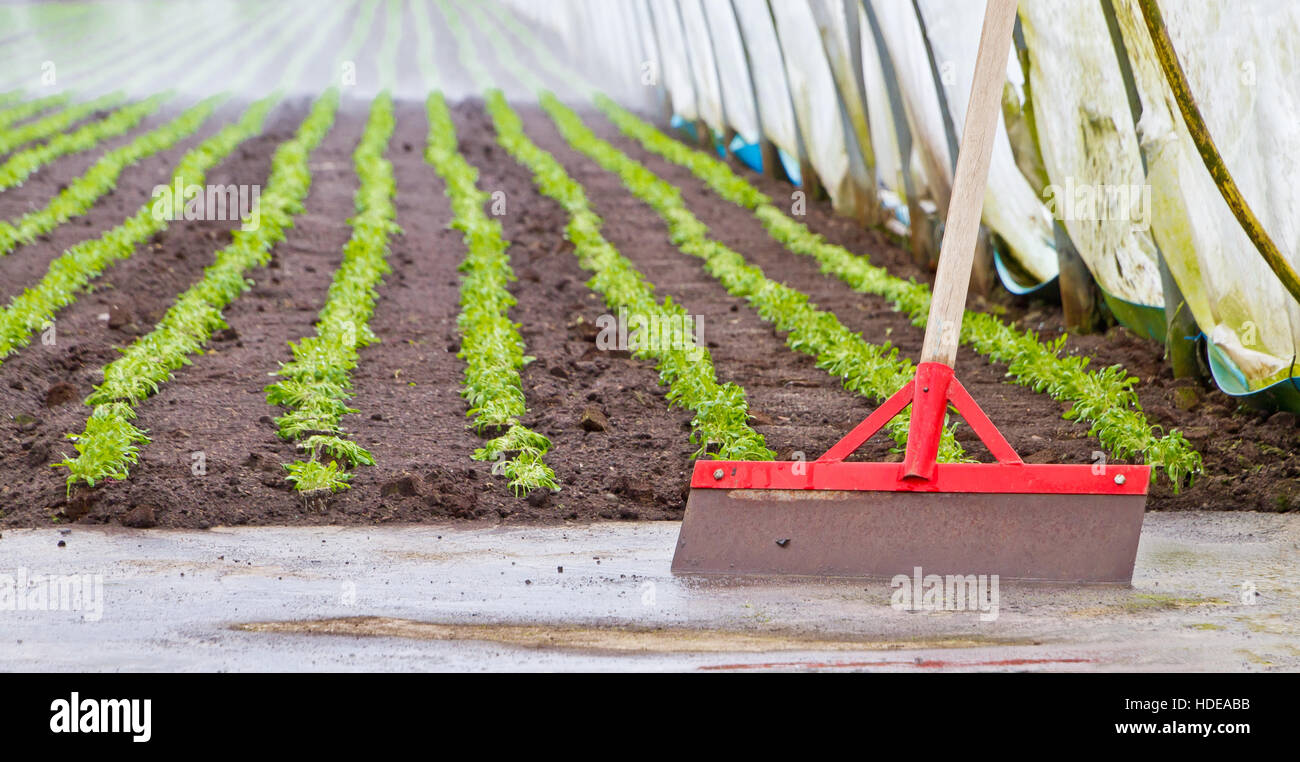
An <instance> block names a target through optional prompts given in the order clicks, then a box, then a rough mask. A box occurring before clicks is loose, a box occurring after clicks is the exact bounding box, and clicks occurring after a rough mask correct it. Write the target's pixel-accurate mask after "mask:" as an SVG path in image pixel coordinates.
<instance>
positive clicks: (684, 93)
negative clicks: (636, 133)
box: [650, 0, 700, 121]
mask: <svg viewBox="0 0 1300 762" xmlns="http://www.w3.org/2000/svg"><path fill="white" fill-rule="evenodd" d="M650 11H651V13H650V15H651V17H652V19H653V20H654V26H655V40H657V41H658V43H659V44H658V47H659V53H660V57H659V65H660V66H661V67H662V68H663V78H664V86H665V87H667V88H668V96H669V99H670V100H671V102H672V104H673V112H674V113H676V114H677V115H678V116H680V117H681V118H683V119H686V120H687V121H694V120H695V119H699V118H700V111H699V107H698V106H697V105H696V103H697V102H696V100H695V83H694V79H693V77H692V75H691V68H690V62H689V59H688V58H687V56H686V40H685V38H684V36H683V32H682V18H681V14H679V13H678V12H677V3H676V2H663V0H659V1H658V2H652V3H650Z"/></svg>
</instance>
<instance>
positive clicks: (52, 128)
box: [0, 93, 123, 154]
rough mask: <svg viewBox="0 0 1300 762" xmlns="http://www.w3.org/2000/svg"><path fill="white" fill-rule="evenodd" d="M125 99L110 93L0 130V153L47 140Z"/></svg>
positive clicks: (118, 94) (120, 95) (119, 94)
mask: <svg viewBox="0 0 1300 762" xmlns="http://www.w3.org/2000/svg"><path fill="white" fill-rule="evenodd" d="M122 100H123V95H122V94H121V93H109V94H108V95H102V96H100V97H98V98H96V99H94V100H91V101H86V102H85V103H78V104H75V105H72V106H68V107H67V108H65V109H63V110H61V111H57V112H55V113H53V114H50V115H49V116H47V117H44V118H42V119H37V120H36V121H34V122H28V123H27V124H21V125H19V126H17V127H11V128H9V129H8V130H5V131H4V132H0V154H6V153H9V152H10V151H13V150H14V149H16V148H21V147H22V146H25V145H27V144H28V143H33V142H35V141H38V140H45V139H46V138H49V137H51V136H53V135H57V134H59V133H60V132H63V131H64V130H66V129H68V128H69V127H71V126H72V125H73V124H75V123H77V122H80V121H81V120H82V119H85V118H86V117H88V116H90V115H91V114H94V113H95V112H96V111H100V110H102V109H106V108H112V107H113V106H116V105H117V104H118V103H121V102H122Z"/></svg>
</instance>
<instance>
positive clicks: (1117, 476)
mask: <svg viewBox="0 0 1300 762" xmlns="http://www.w3.org/2000/svg"><path fill="white" fill-rule="evenodd" d="M1126 481H1128V480H1127V479H1125V478H1124V474H1115V483H1116V484H1123V483H1124V482H1126Z"/></svg>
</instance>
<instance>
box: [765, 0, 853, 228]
mask: <svg viewBox="0 0 1300 762" xmlns="http://www.w3.org/2000/svg"><path fill="white" fill-rule="evenodd" d="M771 9H772V18H773V19H774V20H775V22H776V31H777V35H778V37H780V40H781V49H782V52H783V53H784V55H785V72H786V79H787V81H788V82H789V85H790V96H791V101H792V102H793V105H794V113H795V118H796V119H797V120H798V122H799V129H800V130H801V131H802V134H803V137H804V149H805V151H806V152H807V155H808V161H809V163H810V164H812V168H813V170H815V171H816V172H817V176H818V177H819V178H820V179H821V181H822V185H823V186H825V188H826V192H827V193H828V194H829V195H830V197H831V202H832V203H834V204H835V206H836V207H837V208H841V209H842V208H846V206H847V205H848V204H849V199H850V198H851V195H852V192H851V189H850V187H849V186H850V183H851V179H850V178H849V155H848V147H847V146H846V145H845V142H844V141H845V134H844V125H843V122H842V120H841V118H840V112H839V93H838V91H837V90H836V87H835V79H834V76H833V75H832V74H831V67H830V64H829V63H828V62H827V60H826V52H825V50H824V49H823V47H822V41H821V33H820V32H819V31H818V30H817V23H816V21H814V19H813V15H812V10H811V9H810V8H809V7H808V4H807V3H806V2H793V3H792V2H776V3H771Z"/></svg>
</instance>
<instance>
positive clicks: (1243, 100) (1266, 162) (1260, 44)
mask: <svg viewBox="0 0 1300 762" xmlns="http://www.w3.org/2000/svg"><path fill="white" fill-rule="evenodd" d="M1118 4H1119V6H1120V7H1119V9H1117V15H1118V16H1119V20H1120V24H1121V28H1122V30H1123V32H1124V39H1125V43H1126V45H1127V46H1128V50H1129V58H1130V60H1131V61H1132V63H1133V73H1134V77H1135V78H1136V79H1137V83H1138V87H1139V90H1140V92H1141V94H1142V104H1143V112H1142V120H1141V123H1140V124H1139V130H1138V132H1139V135H1140V137H1141V140H1142V144H1143V145H1144V146H1146V147H1147V150H1148V157H1147V158H1148V166H1147V172H1148V182H1149V184H1150V186H1151V194H1152V207H1151V208H1152V229H1153V232H1154V234H1155V239H1156V242H1157V243H1158V244H1159V245H1160V248H1161V250H1162V251H1163V252H1164V254H1165V258H1166V261H1167V262H1168V263H1169V269H1170V271H1171V272H1172V273H1173V275H1174V277H1175V279H1176V280H1177V281H1178V285H1179V288H1180V289H1181V290H1182V292H1183V295H1184V297H1185V298H1186V301H1187V304H1188V306H1189V307H1190V308H1191V310H1192V314H1193V315H1194V316H1195V317H1196V321H1197V323H1198V324H1199V325H1200V327H1201V330H1202V331H1203V332H1204V333H1205V334H1206V336H1207V337H1208V338H1209V340H1210V341H1211V342H1212V343H1213V344H1214V345H1215V346H1216V347H1217V348H1218V349H1219V350H1220V351H1221V352H1222V353H1223V354H1226V356H1227V357H1228V358H1230V359H1231V361H1232V362H1233V363H1234V364H1235V365H1236V366H1237V368H1238V369H1239V370H1240V372H1241V376H1242V378H1244V381H1245V385H1246V387H1247V389H1248V390H1256V389H1261V388H1263V387H1265V386H1267V385H1269V384H1271V383H1273V382H1276V381H1279V380H1281V379H1284V378H1286V377H1288V376H1290V375H1291V372H1292V371H1291V367H1292V363H1293V361H1294V358H1295V353H1296V346H1297V343H1298V341H1300V331H1298V328H1300V305H1297V304H1296V302H1295V300H1294V299H1292V298H1291V297H1290V295H1289V294H1288V293H1287V292H1286V291H1285V290H1284V289H1283V287H1282V285H1281V284H1280V283H1279V282H1278V280H1277V277H1276V276H1275V275H1274V274H1273V273H1272V271H1270V270H1269V268H1268V266H1267V265H1266V264H1265V263H1264V261H1263V259H1262V258H1261V257H1260V255H1259V253H1258V252H1257V251H1256V249H1255V247H1254V245H1253V244H1252V243H1251V242H1250V239H1249V238H1247V236H1246V233H1245V232H1244V231H1243V230H1242V229H1241V227H1240V225H1239V224H1238V223H1237V220H1236V219H1235V218H1234V217H1233V215H1232V213H1231V211H1230V210H1229V209H1228V206H1227V204H1226V203H1225V202H1224V201H1223V199H1222V197H1221V196H1220V195H1219V192H1218V190H1217V188H1216V187H1215V185H1214V182H1213V180H1212V179H1211V178H1210V175H1209V173H1208V172H1207V171H1206V169H1205V167H1204V164H1203V163H1202V161H1201V158H1200V156H1199V155H1198V154H1197V151H1196V147H1195V145H1194V144H1193V142H1192V139H1191V136H1190V134H1188V132H1187V128H1186V126H1185V125H1184V124H1183V122H1182V118H1181V116H1180V115H1179V113H1178V106H1177V104H1176V102H1175V101H1174V99H1173V95H1172V93H1171V91H1170V90H1169V87H1168V84H1167V83H1166V81H1165V78H1164V75H1163V73H1162V72H1161V70H1160V67H1159V64H1158V63H1157V59H1156V56H1155V50H1154V48H1153V47H1152V44H1151V39H1150V37H1149V35H1148V32H1147V30H1146V26H1145V24H1144V22H1143V20H1142V14H1141V10H1140V9H1139V8H1138V6H1137V3H1136V2H1135V1H1134V0H1122V2H1119V3H1118ZM1160 6H1161V10H1162V13H1163V15H1164V18H1165V22H1166V24H1167V27H1168V31H1169V35H1170V37H1171V39H1172V40H1173V44H1174V49H1175V50H1176V51H1177V52H1178V57H1179V59H1180V60H1181V62H1182V66H1183V69H1184V71H1185V72H1186V74H1187V78H1188V81H1189V84H1190V86H1191V90H1192V93H1193V95H1194V97H1195V98H1196V101H1197V105H1198V106H1199V108H1200V110H1201V113H1202V115H1203V116H1204V118H1205V121H1206V126H1207V128H1208V129H1209V131H1210V134H1211V135H1212V136H1213V137H1214V142H1215V144H1216V145H1217V146H1218V149H1219V152H1220V153H1221V154H1222V156H1223V160H1224V163H1225V164H1226V165H1227V167H1228V170H1229V172H1231V174H1232V177H1233V179H1234V180H1235V181H1236V183H1237V185H1238V186H1239V187H1240V188H1241V191H1242V194H1243V195H1244V196H1245V198H1246V200H1247V202H1248V203H1249V204H1250V205H1251V208H1252V209H1253V210H1254V212H1255V214H1256V216H1257V217H1259V219H1260V220H1261V222H1262V224H1263V225H1264V226H1265V228H1266V229H1267V230H1268V232H1269V234H1270V236H1272V238H1273V240H1274V241H1275V242H1276V243H1277V244H1278V247H1279V248H1280V249H1281V250H1282V251H1283V252H1284V253H1285V254H1286V255H1287V256H1288V259H1289V260H1290V261H1291V262H1292V264H1295V263H1296V261H1297V255H1296V247H1297V244H1300V235H1298V231H1297V219H1296V215H1295V210H1296V209H1297V207H1298V206H1300V198H1298V197H1297V188H1296V185H1295V182H1294V179H1295V178H1296V177H1297V176H1300V126H1298V125H1297V123H1296V120H1295V113H1296V108H1297V106H1300V47H1298V46H1297V45H1296V40H1300V4H1296V3H1292V2H1286V1H1285V0H1249V1H1246V0H1195V1H1194V2H1193V1H1192V0H1161V3H1160ZM1218 375H1219V374H1217V373H1216V376H1218ZM1218 380H1219V381H1220V384H1221V385H1224V384H1225V383H1226V382H1228V381H1229V379H1225V378H1222V377H1220V378H1219V379H1218ZM1229 385H1230V384H1229ZM1226 388H1228V386H1225V389H1226Z"/></svg>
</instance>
